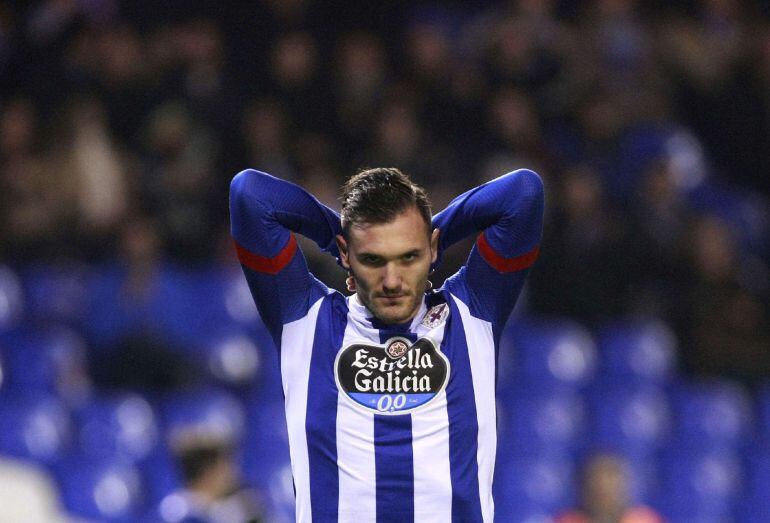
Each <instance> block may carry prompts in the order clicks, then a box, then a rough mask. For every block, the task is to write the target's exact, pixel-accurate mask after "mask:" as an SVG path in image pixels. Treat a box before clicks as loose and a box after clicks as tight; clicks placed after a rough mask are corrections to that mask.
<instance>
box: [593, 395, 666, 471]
mask: <svg viewBox="0 0 770 523" xmlns="http://www.w3.org/2000/svg"><path fill="white" fill-rule="evenodd" d="M588 399H589V405H590V412H591V428H592V434H591V440H592V441H593V443H594V445H596V446H598V447H600V448H605V449H612V450H614V451H617V452H619V453H620V454H622V455H624V456H627V457H635V458H636V457H639V458H640V457H643V456H649V455H651V454H652V453H654V452H656V451H658V450H660V449H661V447H662V446H663V445H664V444H665V443H666V440H667V438H668V436H669V435H670V431H671V411H670V406H669V402H668V398H667V396H666V394H665V393H664V391H663V390H662V389H660V388H658V387H655V386H651V385H646V386H644V385H623V384H620V383H617V382H609V383H606V384H605V383H599V384H597V385H596V386H594V387H591V388H590V389H589V392H588Z"/></svg>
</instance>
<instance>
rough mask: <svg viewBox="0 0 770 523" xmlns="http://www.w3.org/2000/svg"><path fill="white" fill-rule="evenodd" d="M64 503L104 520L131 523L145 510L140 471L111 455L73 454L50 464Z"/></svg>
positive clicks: (83, 514)
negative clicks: (94, 456)
mask: <svg viewBox="0 0 770 523" xmlns="http://www.w3.org/2000/svg"><path fill="white" fill-rule="evenodd" d="M53 471H54V475H55V476H56V478H57V480H58V483H59V486H60V490H61V495H62V502H63V505H64V507H65V508H66V509H67V510H68V511H69V512H70V513H71V514H73V515H76V516H79V517H83V518H91V519H94V520H97V521H102V522H105V523H134V522H135V521H136V520H137V519H138V517H139V515H140V514H142V513H143V511H144V510H145V505H144V497H143V488H142V482H141V476H140V475H139V471H138V470H137V469H136V467H134V466H133V465H131V464H126V463H121V462H119V461H115V460H112V459H108V460H96V459H87V458H85V457H83V456H79V455H72V456H68V457H67V458H66V459H64V460H62V461H60V462H59V463H57V464H56V466H55V467H54V468H53Z"/></svg>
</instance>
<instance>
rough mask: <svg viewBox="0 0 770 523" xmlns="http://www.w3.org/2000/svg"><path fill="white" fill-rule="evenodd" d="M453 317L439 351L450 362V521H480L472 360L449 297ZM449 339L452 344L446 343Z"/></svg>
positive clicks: (448, 394) (448, 411) (460, 319)
mask: <svg viewBox="0 0 770 523" xmlns="http://www.w3.org/2000/svg"><path fill="white" fill-rule="evenodd" d="M447 303H448V304H449V306H450V307H451V310H450V318H452V320H451V322H450V323H449V325H447V328H448V329H451V332H447V333H445V334H444V340H443V341H442V343H441V351H442V352H444V354H447V357H449V359H450V360H451V362H452V374H451V376H450V377H449V383H448V384H447V387H446V395H447V415H448V417H449V472H450V476H451V478H452V521H458V522H459V521H462V522H464V523H468V522H474V521H483V519H482V516H481V501H480V498H479V467H478V458H477V454H478V434H479V424H478V420H477V413H476V398H475V395H474V392H473V378H472V376H471V362H470V360H469V359H468V343H467V341H466V339H465V330H464V329H463V322H462V318H461V317H460V311H458V310H457V305H456V304H455V303H454V300H452V299H451V298H450V299H448V300H447ZM450 340H451V342H452V343H451V346H450V347H447V344H448V343H449V341H450ZM450 353H451V356H450Z"/></svg>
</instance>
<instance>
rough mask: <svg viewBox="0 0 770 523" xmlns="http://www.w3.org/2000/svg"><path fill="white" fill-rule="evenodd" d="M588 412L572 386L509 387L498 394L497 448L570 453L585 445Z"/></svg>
mask: <svg viewBox="0 0 770 523" xmlns="http://www.w3.org/2000/svg"><path fill="white" fill-rule="evenodd" d="M586 416H587V412H586V408H585V405H584V402H583V398H582V396H581V395H580V394H578V393H577V392H575V391H574V390H573V389H571V388H569V387H563V386H562V387H554V388H551V389H544V390H543V389H538V390H534V391H533V390H529V389H528V388H527V387H526V386H523V385H521V386H519V387H508V388H507V389H503V390H501V391H500V392H499V395H498V415H497V418H498V431H499V432H500V438H501V442H504V443H505V445H504V446H503V448H498V452H501V453H504V452H507V451H508V450H509V449H507V448H505V447H510V450H512V451H514V452H516V451H517V450H518V449H527V448H529V449H533V450H534V451H550V452H557V451H558V452H571V451H574V450H575V449H576V448H577V447H578V446H579V445H581V443H582V437H583V436H584V433H585V431H586V423H587V419H586Z"/></svg>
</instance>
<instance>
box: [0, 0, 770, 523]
mask: <svg viewBox="0 0 770 523" xmlns="http://www.w3.org/2000/svg"><path fill="white" fill-rule="evenodd" d="M366 166H397V167H400V168H401V169H403V170H404V171H405V172H408V173H410V174H411V176H412V177H413V178H414V179H415V181H417V182H418V183H421V184H422V185H424V186H425V187H426V188H427V190H428V193H429V195H431V197H432V199H433V201H434V207H435V208H436V209H440V208H442V207H443V206H444V205H445V204H446V203H448V202H449V200H450V199H451V198H452V197H453V196H454V195H456V194H457V193H459V192H461V191H463V190H466V189H468V188H470V187H472V186H474V185H476V184H478V183H481V182H483V181H484V180H487V179H490V178H492V177H495V176H498V175H500V174H503V173H505V172H507V171H510V170H513V169H515V168H519V167H528V168H532V169H534V170H536V171H537V172H539V173H540V174H541V175H542V177H543V178H544V181H545V183H546V195H547V205H546V212H547V215H546V233H545V238H544V241H543V245H542V250H541V252H542V254H541V259H540V260H539V262H538V264H537V265H536V267H535V269H534V271H533V273H532V275H531V276H530V280H529V285H528V287H527V289H526V291H525V295H524V297H523V299H522V302H523V303H522V304H521V306H520V307H519V311H518V313H517V314H518V317H517V319H516V320H515V321H513V322H512V324H511V326H510V327H509V329H508V333H507V337H506V340H507V341H506V342H505V343H506V345H507V346H506V347H504V349H507V350H501V362H500V365H501V371H500V382H499V388H500V398H501V401H500V403H501V405H500V425H501V429H500V430H501V434H502V439H501V444H500V458H499V466H498V469H497V474H498V478H499V481H497V483H496V484H497V487H498V488H500V489H502V490H501V496H500V499H503V500H504V501H503V502H502V504H499V506H498V513H499V514H500V521H531V522H535V521H538V522H540V521H548V518H549V517H553V516H555V515H557V514H558V513H560V512H562V511H564V510H566V509H568V508H569V507H570V506H573V505H574V504H575V503H577V502H578V485H577V483H578V480H577V477H578V476H577V474H576V473H575V472H576V469H577V468H579V463H581V460H582V459H584V457H585V456H587V455H589V454H590V453H591V452H593V451H599V450H602V451H607V450H610V451H613V452H617V453H619V454H620V455H621V456H622V457H624V458H625V459H626V460H627V461H628V466H629V468H630V470H631V471H632V472H633V474H632V478H633V479H634V481H633V482H632V483H633V488H632V493H631V495H632V498H633V500H634V501H635V502H644V503H647V504H651V505H652V506H654V507H655V508H656V509H658V511H659V512H661V513H662V514H663V515H664V516H666V518H667V519H669V520H670V521H675V522H679V521H681V522H693V523H695V522H699V523H700V522H705V523H708V522H725V521H757V522H759V521H770V496H768V495H767V492H770V447H768V444H770V388H768V387H770V301H769V299H770V287H768V284H769V283H770V279H769V277H770V275H769V273H768V262H769V261H770V243H769V242H768V240H769V239H770V238H769V236H768V234H769V230H768V204H767V198H768V197H770V7H768V6H767V4H764V3H760V2H757V3H753V2H744V1H738V0H688V1H674V2H669V1H663V0H652V1H645V2H641V1H634V0H595V1H587V0H586V1H568V0H561V1H559V0H518V1H509V2H502V1H500V2H492V1H479V2H460V1H455V2H405V1H394V2H323V1H312V0H265V1H262V2H214V1H209V2H206V1H197V2H181V1H178V2H163V3H158V2H153V1H150V0H135V1H124V2H121V1H118V0H87V1H86V0H41V1H37V2H23V1H8V2H3V3H2V4H0V379H1V380H2V381H0V455H2V456H6V457H13V458H15V459H22V460H23V461H25V462H28V463H35V464H37V465H39V466H41V467H42V468H43V470H45V471H47V473H48V474H50V475H51V477H52V478H53V479H54V485H55V490H58V491H59V496H60V498H61V503H62V504H63V506H64V509H66V511H68V512H69V513H70V514H72V515H74V516H77V517H82V518H85V519H88V520H94V521H109V522H133V521H145V520H146V521H166V522H179V521H188V520H186V519H184V518H185V517H188V516H189V517H192V516H190V514H192V513H193V512H194V508H195V507H194V506H193V505H195V504H194V503H192V502H190V499H192V498H191V497H190V496H187V497H185V496H186V494H185V495H181V494H180V492H182V493H185V492H187V493H189V492H190V491H191V490H194V488H193V487H194V486H195V484H196V482H195V481H193V480H191V479H190V477H193V479H195V478H197V477H198V476H200V474H198V475H197V476H196V474H195V473H192V476H190V475H189V474H187V473H188V472H190V470H193V472H195V471H196V470H198V469H197V468H196V467H195V466H187V467H185V466H180V465H179V463H188V465H189V459H188V460H187V461H185V460H184V459H186V458H184V456H182V458H180V459H181V461H178V462H175V461H174V458H175V457H177V458H179V457H180V455H183V454H184V453H185V452H186V451H187V450H189V446H190V441H191V439H195V438H196V437H197V440H196V441H198V443H196V445H198V447H196V449H197V451H198V454H196V456H198V458H200V457H201V456H203V457H205V456H209V457H211V456H220V455H221V456H225V457H229V456H231V453H233V454H232V455H233V456H236V458H234V460H233V463H236V462H237V464H238V465H239V467H236V468H238V470H237V471H233V470H231V471H229V472H228V473H227V474H224V473H223V474H224V476H228V477H230V480H228V481H225V482H224V485H226V486H225V487H223V489H222V490H223V492H224V494H222V496H220V495H219V494H217V495H216V496H214V497H215V498H217V497H221V499H227V500H231V499H232V496H230V494H231V493H232V491H234V490H237V489H236V487H237V486H243V487H248V490H249V493H248V496H247V497H249V499H250V501H248V502H238V503H235V505H237V508H236V509H232V507H231V506H229V505H227V503H225V502H222V503H219V505H218V508H216V510H209V515H208V516H207V517H208V518H210V519H209V520H211V521H216V517H220V518H225V519H223V520H225V521H233V519H227V518H232V517H233V516H232V514H233V512H227V510H241V511H243V510H246V509H245V508H244V507H245V506H246V505H248V506H250V507H251V506H253V507H255V508H253V514H261V515H262V517H263V518H265V520H267V521H283V520H291V518H292V516H291V514H292V512H291V511H292V507H291V506H292V503H293V493H292V484H291V476H290V471H289V469H288V468H287V464H288V452H287V451H286V442H285V435H284V434H283V432H284V431H285V429H283V428H282V427H281V420H282V418H283V413H282V405H281V403H282V399H281V387H280V379H279V378H278V377H277V375H276V373H277V362H276V361H275V360H276V356H275V355H274V354H273V352H274V351H273V350H272V347H271V346H270V341H269V339H268V337H267V336H266V335H265V333H264V332H263V330H262V329H261V327H260V324H259V319H258V317H257V315H256V311H255V310H254V307H253V304H252V303H251V301H250V296H249V294H248V289H247V288H246V287H245V282H244V281H243V278H242V276H241V275H240V273H239V267H238V266H237V263H236V261H235V258H234V256H233V254H232V251H231V242H230V238H229V232H228V227H229V223H228V215H227V192H228V187H229V180H230V179H231V177H232V176H233V175H234V174H235V173H236V172H237V171H239V170H241V169H243V168H246V167H253V168H257V169H260V170H263V171H266V172H269V173H272V174H274V175H277V176H280V177H282V178H285V179H288V180H292V181H294V182H296V183H298V184H300V185H302V186H304V187H305V188H307V189H308V190H310V191H311V192H312V193H314V194H315V195H316V196H318V197H319V199H321V200H322V201H323V202H325V203H327V204H329V205H331V206H333V207H336V194H337V188H338V187H339V186H340V185H341V184H342V182H343V181H344V179H345V178H346V177H347V176H349V175H350V174H352V173H353V172H355V171H356V170H357V169H359V168H362V167H366ZM469 245H470V244H469V243H466V244H465V245H461V246H459V247H458V248H456V249H453V250H452V251H450V253H448V255H447V256H446V257H445V263H444V266H443V267H442V269H441V273H440V274H437V278H436V279H437V280H441V279H442V278H444V277H446V276H447V275H448V274H451V273H452V272H454V271H455V270H456V268H457V267H458V266H459V264H461V263H462V261H463V259H464V257H465V254H466V253H467V248H468V247H469ZM305 247H306V248H305V252H306V255H307V256H308V258H309V261H310V263H311V267H312V268H313V270H314V272H315V273H316V275H317V276H319V277H320V278H321V279H322V280H324V281H327V282H329V283H331V284H333V285H334V286H336V287H337V288H339V289H344V285H343V281H344V274H343V273H342V272H341V271H340V270H339V269H338V268H337V267H336V265H335V264H334V261H333V260H326V259H322V258H321V257H320V255H319V254H318V253H317V251H316V250H314V249H313V248H312V247H309V246H307V245H305ZM434 283H440V281H438V282H436V281H434ZM190 434H192V435H193V436H195V437H193V436H190ZM201 434H203V436H201ZM212 434H213V435H212ZM196 435H197V436H196ZM198 436H200V437H198ZM212 438H213V439H212ZM201 441H203V443H201ZM212 441H215V442H216V443H217V444H213V443H212ZM180 442H181V443H180ZM222 442H224V443H222ZM219 443H222V445H219ZM180 449H181V450H180ZM201 449H203V450H201ZM212 449H213V450H212ZM207 452H208V453H207ZM180 453H181V454H180ZM187 458H189V455H187ZM201 459H203V458H201ZM193 461H194V460H193ZM204 461H205V460H204ZM212 461H213V462H216V461H217V459H213V458H212ZM14 474H16V473H14ZM0 476H2V472H0ZM14 477H17V476H14ZM8 481H9V480H8V479H7V477H5V476H2V477H0V487H4V486H5V485H7V484H8V483H7V482H8ZM191 485H192V486H191ZM184 487H186V490H184V489H183V488H184ZM179 489H183V490H179ZM0 490H3V489H2V488H0ZM225 494H226V495H225ZM0 497H1V496H0ZM225 505H227V506H226V507H225V508H223V506H225ZM231 505H232V503H231ZM227 507H230V508H227ZM7 510H10V509H7ZM2 511H3V508H2V504H0V516H2V514H1V513H2ZM217 511H219V512H217ZM216 514H219V516H217V515H216ZM222 514H225V515H224V516H223V515H222ZM41 517H43V519H42V520H46V521H53V519H45V518H46V517H48V516H45V517H44V516H41ZM200 517H201V518H202V516H200ZM0 519H2V517H0ZM10 520H12V519H10ZM10 520H9V521H10ZM201 520H205V519H201ZM189 521H192V519H190V520H189ZM195 521H198V520H195ZM244 521H245V520H244Z"/></svg>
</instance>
